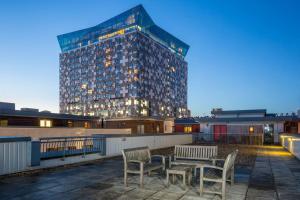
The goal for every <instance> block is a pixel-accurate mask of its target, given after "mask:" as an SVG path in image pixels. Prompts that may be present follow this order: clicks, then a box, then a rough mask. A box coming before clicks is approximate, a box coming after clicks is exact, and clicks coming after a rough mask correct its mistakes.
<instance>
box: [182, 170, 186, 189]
mask: <svg viewBox="0 0 300 200" xmlns="http://www.w3.org/2000/svg"><path fill="white" fill-rule="evenodd" d="M185 177H186V173H183V174H182V182H183V186H184V187H186V181H185Z"/></svg>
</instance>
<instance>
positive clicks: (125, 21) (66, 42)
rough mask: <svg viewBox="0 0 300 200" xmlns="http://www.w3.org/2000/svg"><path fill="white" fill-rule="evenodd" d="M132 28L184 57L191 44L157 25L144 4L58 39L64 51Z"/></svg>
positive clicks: (60, 36)
mask: <svg viewBox="0 0 300 200" xmlns="http://www.w3.org/2000/svg"><path fill="white" fill-rule="evenodd" d="M131 29H139V30H140V31H141V32H143V33H144V34H146V35H147V36H149V37H151V38H152V39H154V40H156V41H158V42H159V43H161V44H162V45H164V46H166V47H168V48H169V49H170V50H172V51H174V52H176V53H177V54H179V55H181V56H183V57H184V56H185V55H186V54H187V52H188V49H189V46H188V45H187V44H185V43H184V42H182V41H181V40H179V39H178V38H176V37H174V36H173V35H171V34H170V33H168V32H167V31H165V30H163V29H162V28H160V27H159V26H157V25H156V24H155V23H154V21H153V20H152V19H151V17H150V16H149V15H148V13H147V12H146V10H145V9H144V7H143V6H142V5H138V6H136V7H134V8H132V9H130V10H127V11H125V12H123V13H121V14H119V15H117V16H115V17H113V18H111V19H109V20H107V21H105V22H102V23H101V24H99V25H96V26H93V27H90V28H86V29H83V30H79V31H74V32H71V33H67V34H62V35H59V36H58V41H59V44H60V47H61V50H62V52H66V51H70V50H74V49H76V48H81V47H83V46H87V45H90V44H94V43H98V42H101V41H103V40H106V39H108V38H110V37H113V36H116V35H120V34H124V33H125V32H129V31H131Z"/></svg>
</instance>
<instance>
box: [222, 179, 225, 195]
mask: <svg viewBox="0 0 300 200" xmlns="http://www.w3.org/2000/svg"><path fill="white" fill-rule="evenodd" d="M225 199H226V180H223V182H222V200H225Z"/></svg>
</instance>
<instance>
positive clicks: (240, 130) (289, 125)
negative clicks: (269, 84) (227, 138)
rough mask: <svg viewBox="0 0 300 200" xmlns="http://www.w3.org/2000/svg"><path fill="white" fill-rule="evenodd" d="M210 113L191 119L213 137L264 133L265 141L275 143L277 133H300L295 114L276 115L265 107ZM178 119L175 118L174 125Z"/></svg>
mask: <svg viewBox="0 0 300 200" xmlns="http://www.w3.org/2000/svg"><path fill="white" fill-rule="evenodd" d="M211 115H212V116H211V117H197V118H194V119H193V120H194V122H197V123H198V124H199V125H200V132H201V133H203V134H213V136H214V138H219V137H221V136H224V135H228V134H238V135H240V134H246V135H247V134H254V135H255V134H264V139H265V141H267V140H268V141H272V142H275V143H277V142H279V138H278V136H279V133H300V129H299V128H298V127H300V118H299V117H298V116H297V115H286V116H283V115H282V116H278V115H276V114H270V113H267V110H266V109H254V110H222V109H213V110H212V111H211ZM178 121H180V120H175V126H176V125H177V124H178ZM181 124H182V123H181ZM185 126H189V125H188V124H186V125H185Z"/></svg>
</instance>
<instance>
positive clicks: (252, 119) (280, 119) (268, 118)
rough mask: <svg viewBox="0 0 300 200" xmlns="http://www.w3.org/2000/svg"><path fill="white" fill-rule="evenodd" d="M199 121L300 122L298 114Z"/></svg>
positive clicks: (200, 120)
mask: <svg viewBox="0 0 300 200" xmlns="http://www.w3.org/2000/svg"><path fill="white" fill-rule="evenodd" d="M195 120H196V121H198V122H283V121H295V122H300V118H298V117H297V116H291V115H290V116H265V117H224V118H222V117H218V118H216V117H197V118H195Z"/></svg>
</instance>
